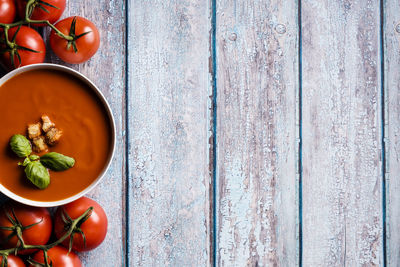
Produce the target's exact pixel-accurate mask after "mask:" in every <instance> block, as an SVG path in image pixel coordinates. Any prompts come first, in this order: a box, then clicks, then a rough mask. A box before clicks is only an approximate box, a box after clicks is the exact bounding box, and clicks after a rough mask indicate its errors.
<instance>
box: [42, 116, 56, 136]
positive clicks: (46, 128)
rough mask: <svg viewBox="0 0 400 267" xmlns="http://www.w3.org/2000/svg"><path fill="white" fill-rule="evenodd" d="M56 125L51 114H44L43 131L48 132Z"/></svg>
mask: <svg viewBox="0 0 400 267" xmlns="http://www.w3.org/2000/svg"><path fill="white" fill-rule="evenodd" d="M54 126H55V124H54V123H53V122H52V121H51V120H50V118H49V116H47V115H42V130H43V132H45V133H47V132H48V131H50V129H51V128H53V127H54Z"/></svg>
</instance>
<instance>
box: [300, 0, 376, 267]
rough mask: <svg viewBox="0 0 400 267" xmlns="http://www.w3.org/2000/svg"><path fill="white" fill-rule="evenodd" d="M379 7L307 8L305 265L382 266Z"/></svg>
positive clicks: (318, 0) (317, 2)
mask: <svg viewBox="0 0 400 267" xmlns="http://www.w3.org/2000/svg"><path fill="white" fill-rule="evenodd" d="M379 9H380V8H379V4H378V2H377V1H336V0H335V1H332V0H305V1H302V8H301V10H302V13H301V16H302V19H301V22H302V36H303V38H302V40H303V42H302V47H303V49H302V50H303V55H302V62H303V70H302V73H303V75H302V80H303V98H302V99H303V107H302V108H303V113H302V114H303V126H302V129H303V151H302V156H303V176H302V183H303V265H304V266H377V265H382V264H383V246H382V244H383V242H382V169H381V168H382V159H381V152H382V151H381V101H380V97H381V93H380V83H381V78H380V75H381V68H380V60H381V57H380V50H379V48H380V39H379V32H380V12H379Z"/></svg>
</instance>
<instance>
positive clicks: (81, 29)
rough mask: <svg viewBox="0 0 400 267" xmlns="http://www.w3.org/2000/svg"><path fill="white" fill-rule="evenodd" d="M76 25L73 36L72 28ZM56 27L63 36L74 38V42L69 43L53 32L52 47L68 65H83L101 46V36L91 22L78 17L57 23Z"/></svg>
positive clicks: (51, 36) (51, 34) (51, 35)
mask: <svg viewBox="0 0 400 267" xmlns="http://www.w3.org/2000/svg"><path fill="white" fill-rule="evenodd" d="M75 18H76V21H75ZM74 21H75V22H74ZM74 23H75V32H73V31H72V34H70V29H71V26H72V29H73V25H74ZM55 26H56V28H57V29H59V30H60V31H61V32H62V33H63V34H65V35H70V36H71V37H73V38H74V40H72V41H67V40H65V39H64V38H61V37H60V36H58V35H57V34H56V32H55V31H54V30H52V31H51V33H50V46H51V49H52V50H53V51H54V53H55V54H56V55H57V56H58V57H59V58H60V59H62V60H63V61H65V62H68V63H82V62H85V61H87V60H89V59H90V58H91V57H92V56H93V55H94V54H96V52H97V49H98V48H99V46H100V35H99V31H98V30H97V28H96V26H95V25H94V24H93V23H92V22H91V21H89V20H87V19H85V18H82V17H78V16H76V17H69V18H66V19H63V20H61V21H59V22H57V24H56V25H55ZM85 33H87V34H85ZM74 46H75V48H76V50H75V49H74Z"/></svg>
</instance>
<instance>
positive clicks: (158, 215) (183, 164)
mask: <svg viewBox="0 0 400 267" xmlns="http://www.w3.org/2000/svg"><path fill="white" fill-rule="evenodd" d="M128 10H129V20H128V21H129V31H128V36H129V39H128V47H129V52H128V58H129V60H128V64H129V70H128V75H129V76H128V77H129V82H128V86H129V94H128V97H129V106H128V110H129V112H128V113H129V124H128V126H129V140H130V144H129V173H130V175H129V233H130V234H129V263H130V265H131V266H207V265H209V264H210V257H211V254H210V249H209V247H210V219H209V217H210V210H209V208H210V204H209V190H210V179H211V178H210V177H211V175H210V170H209V164H210V162H209V161H210V159H209V138H210V135H211V133H210V103H211V101H210V95H211V91H212V90H211V83H210V77H211V75H210V73H209V56H210V44H209V39H210V29H211V25H210V6H209V4H208V1H200V0H179V1H159V0H151V1H139V0H134V1H131V2H129V8H128Z"/></svg>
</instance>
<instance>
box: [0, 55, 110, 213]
mask: <svg viewBox="0 0 400 267" xmlns="http://www.w3.org/2000/svg"><path fill="white" fill-rule="evenodd" d="M39 69H53V70H58V71H62V72H65V73H67V74H70V75H73V76H75V77H76V78H78V79H79V80H81V81H82V82H84V83H85V84H86V85H87V86H88V88H90V89H91V90H92V91H93V92H94V93H95V94H96V95H97V97H98V98H99V100H100V101H101V103H102V104H103V107H104V108H105V110H106V112H107V115H108V120H109V121H110V125H111V139H112V140H111V151H110V153H109V155H108V159H107V162H106V165H105V166H104V168H103V171H102V172H101V173H100V175H99V176H98V177H97V178H96V180H94V181H93V182H92V183H91V184H90V185H89V186H88V187H87V188H85V189H84V190H82V191H81V192H79V193H77V194H75V195H73V196H71V197H68V198H66V199H63V200H58V201H34V200H30V199H27V198H24V197H21V196H19V195H17V194H15V193H13V192H11V191H10V190H8V189H7V188H6V187H4V186H3V185H2V184H0V192H1V193H3V194H4V195H6V196H8V197H9V198H11V199H13V200H15V201H18V202H21V203H23V204H26V205H30V206H36V207H55V206H60V205H64V204H67V203H70V202H72V201H74V200H76V199H78V198H80V197H82V196H83V195H85V194H87V193H88V192H90V191H91V190H92V189H93V188H94V187H96V185H97V184H98V183H99V182H100V180H101V179H102V178H103V177H104V175H105V173H106V172H107V170H108V168H109V167H110V164H111V161H112V159H113V157H114V152H115V121H114V116H113V114H112V111H111V108H110V105H109V104H108V103H107V100H106V98H105V97H104V95H103V93H102V92H101V91H100V90H99V88H97V86H96V85H95V84H94V83H93V82H92V81H91V80H89V79H88V78H87V77H85V76H84V75H83V74H81V73H79V72H77V71H76V70H73V69H71V68H68V67H65V66H62V65H57V64H49V63H40V64H33V65H29V66H24V67H21V68H18V69H15V70H13V71H11V72H9V73H7V74H6V75H4V76H3V77H2V78H1V79H0V86H2V85H3V84H4V83H5V82H6V81H7V80H9V79H11V78H12V77H14V76H15V75H17V74H20V73H23V72H27V71H31V70H39Z"/></svg>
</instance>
